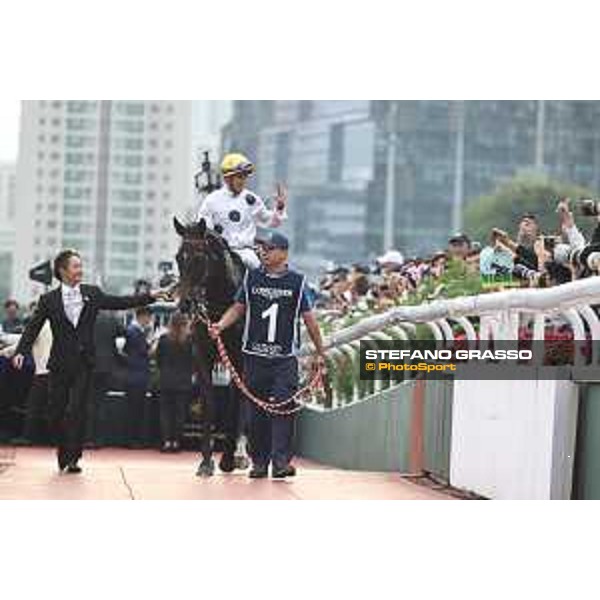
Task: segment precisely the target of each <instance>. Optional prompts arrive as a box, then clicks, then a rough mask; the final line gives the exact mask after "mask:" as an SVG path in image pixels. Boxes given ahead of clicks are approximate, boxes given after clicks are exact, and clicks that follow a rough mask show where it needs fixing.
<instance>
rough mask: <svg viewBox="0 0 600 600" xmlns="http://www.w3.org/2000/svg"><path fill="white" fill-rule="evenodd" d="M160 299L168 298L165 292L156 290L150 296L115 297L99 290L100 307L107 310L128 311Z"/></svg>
mask: <svg viewBox="0 0 600 600" xmlns="http://www.w3.org/2000/svg"><path fill="white" fill-rule="evenodd" d="M159 298H166V292H164V291H163V290H154V291H152V292H150V293H148V294H137V295H134V296H113V295H111V294H106V293H104V292H103V291H102V290H101V289H100V288H98V306H99V307H100V308H101V309H105V310H126V309H128V308H137V307H138V306H146V305H148V304H152V303H153V302H155V301H156V300H158V299H159Z"/></svg>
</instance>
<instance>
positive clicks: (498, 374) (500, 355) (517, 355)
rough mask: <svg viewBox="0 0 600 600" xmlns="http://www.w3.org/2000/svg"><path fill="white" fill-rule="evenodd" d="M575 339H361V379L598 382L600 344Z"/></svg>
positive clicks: (599, 373)
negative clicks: (565, 380)
mask: <svg viewBox="0 0 600 600" xmlns="http://www.w3.org/2000/svg"><path fill="white" fill-rule="evenodd" d="M596 344H597V342H592V341H591V340H588V341H574V340H546V341H532V340H525V341H523V340H521V341H499V340H494V341H493V342H487V341H486V342H484V341H475V342H471V341H469V342H467V341H466V340H456V341H454V342H450V343H442V342H437V341H434V340H411V341H405V340H389V341H387V340H386V341H382V340H361V342H360V378H361V379H363V380H374V379H385V380H395V381H402V380H404V379H412V378H415V377H426V378H430V379H448V378H459V379H481V380H483V379H572V380H578V381H596V380H600V360H599V359H598V357H600V346H596Z"/></svg>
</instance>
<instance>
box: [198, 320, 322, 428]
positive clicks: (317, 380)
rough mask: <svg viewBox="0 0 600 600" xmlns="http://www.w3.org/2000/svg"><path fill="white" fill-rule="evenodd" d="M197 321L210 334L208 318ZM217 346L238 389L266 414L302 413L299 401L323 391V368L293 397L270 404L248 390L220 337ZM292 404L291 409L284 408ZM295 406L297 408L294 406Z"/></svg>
mask: <svg viewBox="0 0 600 600" xmlns="http://www.w3.org/2000/svg"><path fill="white" fill-rule="evenodd" d="M196 320H200V321H202V322H204V324H205V325H206V327H207V328H208V331H209V332H210V327H211V322H210V320H209V319H208V318H205V317H202V316H200V315H197V316H196ZM214 341H215V344H216V346H217V352H218V354H219V359H220V361H221V363H222V364H223V366H224V367H225V368H226V369H227V370H228V371H229V373H230V374H231V379H232V381H233V383H234V384H235V385H236V387H237V388H238V389H239V390H240V391H241V392H242V393H243V394H244V395H245V396H246V397H247V398H248V399H249V400H251V401H252V402H254V404H256V405H257V406H259V407H260V408H262V409H263V410H264V411H265V412H267V413H269V414H271V415H275V416H280V417H282V416H288V415H292V414H294V413H297V412H299V411H301V410H302V409H303V408H304V404H303V403H300V402H298V401H299V399H300V398H301V397H302V396H304V395H306V394H308V393H309V392H311V391H312V390H317V389H322V388H323V387H324V385H323V373H322V371H321V368H320V367H318V368H317V369H316V370H315V373H314V375H313V376H312V377H311V379H310V381H309V382H308V383H307V384H306V385H305V386H304V387H303V388H301V389H299V390H298V391H297V392H295V393H294V394H293V395H292V396H290V397H289V398H287V399H286V400H280V401H278V402H270V401H268V400H264V399H263V398H259V397H258V396H257V395H256V394H254V392H252V390H250V389H249V388H248V386H247V385H246V383H245V382H244V380H243V379H242V378H241V376H240V374H239V373H238V372H237V370H236V368H235V366H234V365H233V363H232V362H231V359H230V358H229V354H227V349H226V348H225V344H224V343H223V340H222V339H221V336H220V335H217V336H215V338H214ZM288 404H291V405H292V406H291V407H290V408H282V407H283V406H286V405H288ZM294 405H295V406H294Z"/></svg>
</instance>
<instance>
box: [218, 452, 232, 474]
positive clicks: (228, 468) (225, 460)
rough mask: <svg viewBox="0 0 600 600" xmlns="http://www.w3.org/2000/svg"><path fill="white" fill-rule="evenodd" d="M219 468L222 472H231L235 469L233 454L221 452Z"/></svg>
mask: <svg viewBox="0 0 600 600" xmlns="http://www.w3.org/2000/svg"><path fill="white" fill-rule="evenodd" d="M219 469H221V471H223V473H231V472H232V471H233V470H234V469H235V458H234V456H233V454H223V456H222V457H221V460H220V461H219Z"/></svg>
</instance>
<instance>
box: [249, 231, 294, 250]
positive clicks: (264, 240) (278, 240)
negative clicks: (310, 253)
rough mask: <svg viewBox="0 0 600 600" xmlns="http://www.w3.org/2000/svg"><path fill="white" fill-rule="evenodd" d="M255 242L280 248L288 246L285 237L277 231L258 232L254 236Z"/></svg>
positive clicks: (283, 248)
mask: <svg viewBox="0 0 600 600" xmlns="http://www.w3.org/2000/svg"><path fill="white" fill-rule="evenodd" d="M256 242H257V243H258V244H265V245H266V246H270V247H271V248H279V249H281V250H287V249H288V248H289V246H290V243H289V241H288V239H287V237H285V235H283V233H279V232H278V231H265V232H264V233H260V234H258V235H257V236H256Z"/></svg>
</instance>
